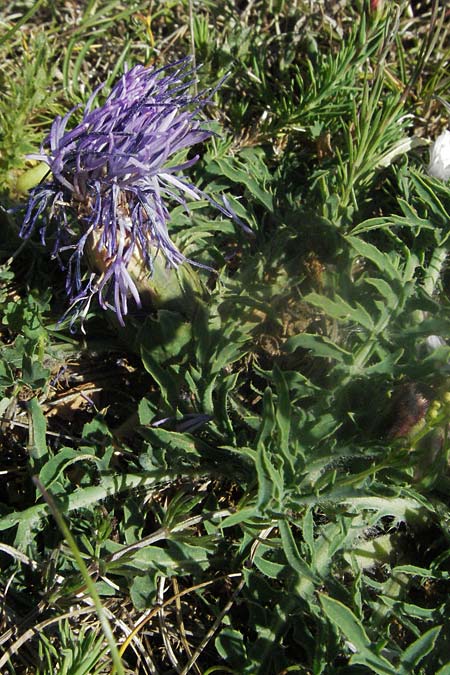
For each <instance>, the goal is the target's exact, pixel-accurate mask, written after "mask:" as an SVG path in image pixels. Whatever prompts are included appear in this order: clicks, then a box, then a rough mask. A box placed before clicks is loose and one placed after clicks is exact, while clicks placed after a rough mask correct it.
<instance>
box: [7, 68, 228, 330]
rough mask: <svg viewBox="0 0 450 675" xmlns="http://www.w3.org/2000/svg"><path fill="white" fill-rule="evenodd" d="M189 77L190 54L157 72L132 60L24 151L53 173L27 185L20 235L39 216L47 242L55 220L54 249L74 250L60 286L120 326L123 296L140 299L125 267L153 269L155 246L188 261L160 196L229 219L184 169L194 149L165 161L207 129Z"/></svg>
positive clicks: (171, 261) (202, 98)
mask: <svg viewBox="0 0 450 675" xmlns="http://www.w3.org/2000/svg"><path fill="white" fill-rule="evenodd" d="M194 80H195V70H193V69H192V68H191V64H190V60H189V59H184V60H182V61H179V62H177V63H175V64H172V65H170V66H166V67H164V68H160V69H158V70H156V69H151V68H146V67H144V66H141V65H138V66H135V67H134V68H133V69H132V70H129V71H128V72H127V73H125V74H124V75H123V76H122V77H121V78H120V80H119V81H118V82H117V83H116V85H115V86H114V88H113V89H112V91H111V93H110V95H109V96H108V98H107V99H106V101H105V103H104V104H103V105H102V106H101V107H98V108H94V109H93V108H92V105H93V102H94V99H95V97H96V95H97V94H98V91H99V90H100V89H101V87H99V88H98V89H97V90H96V91H94V93H93V94H92V96H91V97H90V99H89V101H88V103H87V106H86V108H85V110H84V113H83V118H82V120H81V122H80V123H79V124H78V125H77V126H76V127H75V128H73V129H71V130H70V131H66V127H67V124H68V121H69V119H70V117H71V115H72V113H73V110H72V111H70V112H69V113H68V114H67V115H66V116H65V117H63V118H61V117H57V118H56V119H55V120H54V122H53V124H52V127H51V130H50V133H49V135H48V136H47V137H46V138H45V140H44V142H43V144H42V146H41V149H40V153H38V154H35V155H31V156H30V158H32V159H37V160H40V161H42V162H45V163H46V164H48V167H49V173H48V178H47V179H45V180H44V182H41V183H40V184H39V185H37V186H36V187H34V188H33V189H32V190H30V193H29V202H28V208H27V211H26V214H25V219H24V222H23V225H22V228H21V231H20V235H21V237H23V238H27V237H29V236H30V234H31V233H32V231H33V230H34V228H35V226H36V223H37V221H38V219H39V217H40V216H41V215H42V216H43V226H42V229H41V238H42V241H43V243H44V242H45V236H46V229H47V225H48V224H49V223H50V222H53V223H54V224H55V225H56V237H55V244H54V248H53V256H54V257H56V258H58V259H60V253H61V252H62V251H65V250H69V251H72V254H71V256H70V259H69V262H68V265H67V281H66V291H67V294H68V296H69V300H70V304H71V307H76V308H77V315H79V314H82V315H85V314H86V313H87V311H88V309H89V306H90V303H91V300H92V298H93V297H95V296H97V297H98V300H99V303H100V305H101V307H103V308H104V309H106V308H110V309H114V310H115V312H116V314H117V317H118V319H119V321H120V323H121V324H123V317H124V316H125V315H126V314H127V311H128V300H129V298H130V297H133V298H134V301H135V302H136V305H137V306H138V307H140V304H141V301H140V297H139V292H138V289H137V286H136V283H135V279H133V274H131V273H130V272H131V270H132V269H133V265H134V268H135V267H136V261H137V260H139V261H140V262H139V264H140V266H141V270H142V268H144V269H146V270H147V271H148V274H151V271H152V266H153V262H154V259H155V256H156V255H157V254H158V253H160V254H162V255H163V256H164V258H165V261H166V264H167V265H168V266H170V267H177V266H178V265H180V264H181V263H183V262H185V261H186V260H187V259H186V258H185V256H184V255H183V253H181V251H179V250H178V248H177V247H176V246H175V244H174V242H173V241H172V240H171V238H170V235H169V232H168V222H169V220H170V214H169V211H168V208H167V205H166V200H169V201H172V202H177V203H180V204H183V205H185V204H186V199H187V198H189V199H190V200H199V199H202V198H206V199H208V200H209V201H210V202H211V203H213V204H214V205H215V206H216V207H217V208H218V209H219V210H220V211H222V212H223V213H225V214H226V215H227V216H231V217H234V214H233V212H232V211H231V209H230V207H229V206H228V205H227V203H226V202H224V205H223V206H222V205H220V204H217V203H216V202H215V201H213V200H212V199H211V198H209V197H208V196H207V195H205V194H204V193H203V192H202V191H201V190H200V189H198V188H197V187H195V186H194V185H192V184H191V183H189V182H187V181H186V179H185V178H184V177H183V174H182V172H183V171H184V170H185V169H187V168H189V167H190V166H192V164H194V163H195V162H196V161H197V159H198V156H195V157H193V158H192V159H189V160H188V161H183V162H182V163H177V162H176V161H175V163H171V160H172V162H173V161H174V160H173V157H174V155H175V154H176V153H178V152H179V151H180V150H183V149H186V148H190V147H191V146H193V145H196V144H197V143H201V142H202V141H204V140H205V139H207V138H209V137H210V136H211V135H212V132H211V131H210V130H208V129H207V128H205V127H204V125H203V124H202V122H201V121H200V120H199V119H198V112H199V111H200V110H201V109H202V108H203V106H205V104H206V103H208V97H207V95H206V93H205V92H203V93H201V94H199V95H197V96H192V95H190V94H189V89H190V87H191V85H192V84H193V82H194ZM76 221H77V222H78V223H79V225H78V226H76V225H75V227H74V223H75V222H76ZM84 258H86V260H87V262H88V267H89V268H90V270H91V273H90V276H89V277H88V278H87V279H86V278H85V277H83V276H82V269H83V264H82V262H83V259H84ZM190 262H192V261H190ZM194 264H198V263H194Z"/></svg>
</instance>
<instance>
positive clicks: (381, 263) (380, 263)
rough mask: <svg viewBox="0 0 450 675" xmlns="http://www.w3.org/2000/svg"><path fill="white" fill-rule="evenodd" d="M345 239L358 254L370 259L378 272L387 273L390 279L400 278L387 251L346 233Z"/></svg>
mask: <svg viewBox="0 0 450 675" xmlns="http://www.w3.org/2000/svg"><path fill="white" fill-rule="evenodd" d="M346 240H347V241H348V243H349V244H350V246H351V247H352V248H353V250H354V251H356V253H357V254H358V255H361V256H363V257H364V258H367V259H368V260H371V261H372V262H373V263H374V265H376V266H377V267H378V269H379V270H380V272H383V273H385V274H387V275H388V276H389V278H390V279H400V278H401V277H400V275H399V272H398V270H397V268H396V267H394V265H393V264H392V260H391V258H390V256H389V255H388V254H387V253H383V252H382V251H380V250H379V249H378V248H377V247H376V246H374V245H373V244H369V243H368V242H366V241H363V240H362V239H359V237H353V236H351V235H347V236H346Z"/></svg>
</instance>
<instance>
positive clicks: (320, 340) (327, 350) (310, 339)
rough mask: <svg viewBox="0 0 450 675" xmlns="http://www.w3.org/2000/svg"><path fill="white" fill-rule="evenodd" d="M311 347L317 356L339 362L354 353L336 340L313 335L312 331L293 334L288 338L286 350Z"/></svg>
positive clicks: (288, 351) (292, 350)
mask: <svg viewBox="0 0 450 675" xmlns="http://www.w3.org/2000/svg"><path fill="white" fill-rule="evenodd" d="M299 348H301V349H310V350H311V351H312V352H313V353H314V355H315V356H319V357H321V358H327V359H334V360H335V361H338V362H343V361H345V360H346V357H350V358H351V357H352V354H351V353H350V352H348V351H346V350H345V349H343V348H342V347H339V345H337V344H336V343H335V342H333V341H332V340H330V338H327V337H326V336H325V335H313V334H312V333H300V334H299V335H293V336H292V337H291V338H289V339H288V340H286V343H285V345H284V350H285V351H286V352H287V353H288V354H290V353H292V352H295V350H296V349H299Z"/></svg>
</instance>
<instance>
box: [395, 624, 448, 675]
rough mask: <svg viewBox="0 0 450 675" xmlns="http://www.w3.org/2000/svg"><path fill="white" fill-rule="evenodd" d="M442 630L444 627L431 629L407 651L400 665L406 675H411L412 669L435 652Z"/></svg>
mask: <svg viewBox="0 0 450 675" xmlns="http://www.w3.org/2000/svg"><path fill="white" fill-rule="evenodd" d="M441 628H442V626H434V627H433V628H430V630H428V631H427V632H426V633H424V634H423V635H421V636H420V638H419V639H418V640H416V641H415V642H413V643H412V644H411V645H409V647H407V649H405V651H404V652H403V654H402V656H401V659H400V663H401V665H402V667H403V668H404V670H405V673H411V672H412V669H413V668H415V666H417V665H418V664H419V663H420V662H421V661H422V659H423V658H425V656H426V655H427V654H429V653H430V652H431V651H432V650H433V648H434V645H435V643H436V640H437V638H438V636H439V633H440V632H441Z"/></svg>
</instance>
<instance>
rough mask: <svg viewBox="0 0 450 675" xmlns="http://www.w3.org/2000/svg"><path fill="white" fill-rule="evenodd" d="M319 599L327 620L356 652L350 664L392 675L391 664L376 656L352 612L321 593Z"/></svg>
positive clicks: (383, 674) (380, 674) (379, 673)
mask: <svg viewBox="0 0 450 675" xmlns="http://www.w3.org/2000/svg"><path fill="white" fill-rule="evenodd" d="M319 599H320V604H321V605H322V608H323V611H324V612H325V615H326V616H327V618H328V619H329V620H330V621H331V623H332V624H333V625H334V626H335V627H336V629H337V630H338V631H339V632H340V633H343V635H344V636H345V638H346V639H347V640H348V641H349V642H350V643H351V645H352V650H353V649H355V650H356V652H357V653H356V654H354V655H353V656H352V657H351V659H350V663H351V664H353V663H354V664H361V665H363V666H367V667H368V668H371V669H372V670H371V672H375V673H377V674H378V675H392V673H393V666H392V664H391V663H389V661H388V660H387V659H385V658H384V657H383V656H379V655H378V654H376V652H375V650H374V649H373V647H372V644H371V642H370V640H369V638H368V636H367V633H366V631H365V630H364V628H363V626H362V624H361V622H360V620H359V619H358V618H357V617H356V616H355V615H354V614H353V612H352V611H351V610H350V609H349V608H348V607H346V606H345V605H344V604H343V603H342V602H339V600H335V599H334V598H331V597H329V596H328V595H324V594H323V593H319Z"/></svg>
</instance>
